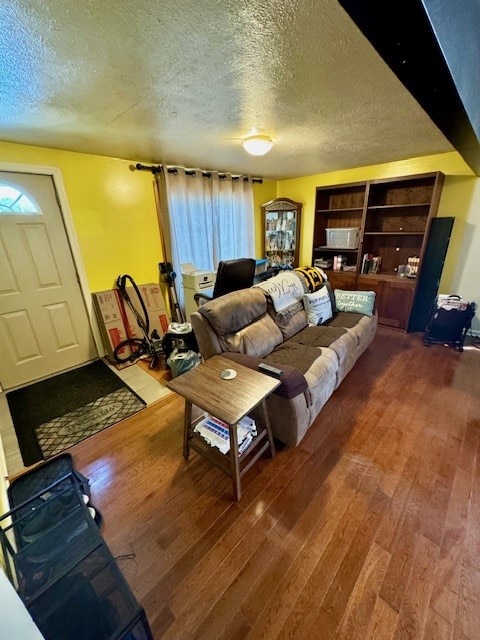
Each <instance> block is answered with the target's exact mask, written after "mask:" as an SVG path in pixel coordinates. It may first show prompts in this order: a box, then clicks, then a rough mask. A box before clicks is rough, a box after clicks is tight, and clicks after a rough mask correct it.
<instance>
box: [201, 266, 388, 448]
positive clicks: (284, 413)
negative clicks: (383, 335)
mask: <svg viewBox="0 0 480 640" xmlns="http://www.w3.org/2000/svg"><path fill="white" fill-rule="evenodd" d="M308 270H310V272H309V273H308ZM317 271H319V273H320V274H321V275H320V277H319V278H318V279H317V280H318V281H315V282H312V278H311V277H310V275H311V273H314V271H313V268H310V267H308V268H303V269H299V270H295V272H286V273H280V274H278V275H276V276H274V277H273V278H270V279H269V280H267V281H266V282H264V283H260V284H257V285H256V286H253V287H250V288H249V289H243V290H241V291H235V292H233V293H229V294H227V295H224V296H222V297H220V298H216V299H214V300H211V301H209V302H207V303H206V304H204V305H202V306H201V307H199V309H198V311H196V312H194V313H193V314H192V315H191V323H192V328H193V331H194V333H195V337H196V339H197V343H198V346H199V350H200V353H201V355H202V357H203V358H204V359H208V358H211V357H212V356H214V355H217V354H222V355H223V356H225V357H228V358H229V359H230V360H232V368H234V367H235V363H240V364H243V365H245V366H247V367H251V368H253V369H257V368H258V364H259V363H260V362H266V363H268V364H270V365H272V366H275V367H277V368H279V369H281V370H282V371H283V375H282V376H281V377H280V381H281V385H280V386H279V387H278V388H277V390H276V391H275V392H274V393H272V394H271V395H270V396H269V398H268V399H267V407H268V412H269V417H270V422H271V426H272V431H273V435H274V437H275V438H277V439H278V440H280V441H282V442H284V443H285V444H286V445H289V446H296V445H298V444H299V443H300V442H301V440H302V439H303V437H304V436H305V434H306V433H307V431H308V429H309V427H310V426H311V425H312V423H313V421H314V420H315V418H316V417H317V416H318V414H319V413H320V411H321V409H322V407H323V406H324V405H325V403H326V402H327V400H328V399H329V398H330V396H331V395H332V393H333V392H334V391H335V389H336V388H337V387H338V386H339V385H340V383H341V382H342V380H343V379H344V378H345V376H346V375H347V374H348V372H349V371H350V370H351V369H352V367H353V366H354V364H355V362H356V361H357V360H358V358H359V357H360V356H361V354H362V353H363V352H364V351H365V349H366V348H367V347H368V345H369V344H370V343H371V342H372V340H373V338H374V337H375V333H376V328H377V314H376V312H375V311H374V309H373V310H372V311H371V312H370V313H358V312H357V311H356V305H355V304H354V305H353V307H351V309H353V310H345V309H348V305H347V306H345V305H343V306H341V305H340V309H343V310H339V308H338V305H337V300H338V295H339V293H340V292H338V291H333V290H332V289H331V288H330V287H329V285H328V282H326V276H325V274H324V273H323V272H321V271H320V270H317ZM305 273H306V274H307V276H308V277H307V278H306V277H305ZM316 290H317V291H318V292H317V293H315V291H316ZM322 292H323V298H322V299H323V302H326V303H327V305H328V300H326V295H327V294H328V299H329V300H330V305H331V314H332V317H328V315H327V319H325V320H324V321H323V322H322V324H318V325H317V324H315V325H314V326H313V322H310V324H309V318H310V320H311V314H310V313H309V312H308V314H307V310H306V305H307V302H308V299H310V298H313V296H317V299H318V296H320V294H322ZM343 293H345V294H346V293H347V292H343ZM349 295H350V294H349ZM352 296H354V293H353V292H351V297H352ZM373 296H374V294H373ZM320 297H321V296H320ZM254 417H257V416H254Z"/></svg>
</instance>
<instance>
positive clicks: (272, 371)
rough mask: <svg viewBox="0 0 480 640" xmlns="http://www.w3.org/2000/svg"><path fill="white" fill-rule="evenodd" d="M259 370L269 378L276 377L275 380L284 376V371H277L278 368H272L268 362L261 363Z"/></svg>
mask: <svg viewBox="0 0 480 640" xmlns="http://www.w3.org/2000/svg"><path fill="white" fill-rule="evenodd" d="M258 368H259V369H260V371H261V372H262V373H266V374H268V375H269V376H275V378H280V376H283V371H282V370H281V369H277V367H272V366H271V365H269V364H267V363H266V362H261V363H260V364H259V365H258Z"/></svg>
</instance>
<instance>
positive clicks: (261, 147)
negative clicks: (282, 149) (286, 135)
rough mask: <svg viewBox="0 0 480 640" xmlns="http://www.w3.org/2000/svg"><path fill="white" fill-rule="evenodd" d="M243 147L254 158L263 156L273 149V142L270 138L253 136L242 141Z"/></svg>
mask: <svg viewBox="0 0 480 640" xmlns="http://www.w3.org/2000/svg"><path fill="white" fill-rule="evenodd" d="M242 147H243V148H244V149H245V151H246V152H247V153H250V154H251V155H252V156H263V155H265V154H266V153H268V152H269V151H270V149H271V148H272V147H273V142H272V140H271V139H270V138H269V137H268V136H263V135H253V136H248V137H247V138H244V140H242Z"/></svg>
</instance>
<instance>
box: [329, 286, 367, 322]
mask: <svg viewBox="0 0 480 640" xmlns="http://www.w3.org/2000/svg"><path fill="white" fill-rule="evenodd" d="M335 302H336V305H337V309H338V311H351V312H353V313H363V314H364V315H366V316H373V310H374V308H375V291H342V290H341V289H335Z"/></svg>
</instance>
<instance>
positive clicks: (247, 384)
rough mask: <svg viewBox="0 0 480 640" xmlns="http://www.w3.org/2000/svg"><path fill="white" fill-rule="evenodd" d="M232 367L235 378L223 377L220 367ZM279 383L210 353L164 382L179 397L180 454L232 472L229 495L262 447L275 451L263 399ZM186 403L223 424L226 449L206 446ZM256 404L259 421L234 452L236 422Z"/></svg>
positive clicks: (238, 486)
mask: <svg viewBox="0 0 480 640" xmlns="http://www.w3.org/2000/svg"><path fill="white" fill-rule="evenodd" d="M223 369H234V370H235V371H236V372H237V376H236V378H233V379H231V380H223V379H222V378H221V377H220V372H221V371H223ZM279 385H280V381H279V380H276V379H275V378H272V377H270V376H267V375H265V374H263V373H260V372H259V371H254V370H252V369H249V368H248V367H244V366H243V365H240V364H237V363H236V362H232V361H231V360H228V358H224V357H222V356H213V358H210V359H209V360H206V361H204V362H202V364H200V366H198V367H197V368H196V369H191V370H190V371H187V372H186V373H184V374H182V375H181V376H178V377H177V378H174V379H173V380H171V381H169V382H167V387H168V388H169V389H172V391H175V392H176V393H178V394H179V395H181V396H183V397H184V398H185V418H184V431H183V456H184V458H185V459H186V460H188V457H189V454H190V449H191V448H192V449H193V450H194V451H196V452H197V453H199V454H200V455H202V456H204V457H205V458H206V459H207V460H209V461H210V462H211V463H212V464H214V465H215V466H217V467H218V468H219V469H221V470H222V471H223V472H224V473H226V474H227V475H230V476H231V477H232V483H233V494H234V497H235V500H240V498H241V495H242V488H241V482H240V478H241V477H242V476H243V475H244V474H245V473H246V472H247V471H248V469H250V467H251V466H252V465H253V464H254V463H255V462H256V461H257V460H258V458H259V457H260V456H261V455H262V453H264V452H265V451H267V450H270V454H271V456H272V457H274V456H275V446H274V443H273V436H272V431H271V428H270V420H269V417H268V411H267V406H266V402H265V399H266V398H267V396H269V395H270V393H272V391H273V390H274V389H276V388H277V387H278V386H279ZM192 404H195V405H197V406H198V407H200V408H201V409H203V410H204V411H206V412H207V413H209V414H210V415H212V416H214V417H216V418H218V419H219V420H222V421H223V422H225V423H227V424H228V425H229V433H230V451H229V452H228V454H222V453H221V452H220V451H219V450H218V449H217V448H215V447H211V446H210V445H209V444H208V443H207V442H206V441H205V440H204V439H203V438H202V437H201V436H200V435H199V434H198V433H196V432H195V431H194V425H192ZM260 404H261V405H262V412H263V420H264V424H263V425H257V435H256V436H255V438H254V439H253V440H252V442H251V444H250V445H249V447H248V448H247V450H246V451H244V452H243V453H242V454H241V455H239V453H238V438H237V423H238V422H239V420H241V419H242V418H243V417H244V416H246V415H247V414H248V413H249V412H250V411H252V409H254V408H255V407H257V406H258V405H260Z"/></svg>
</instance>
